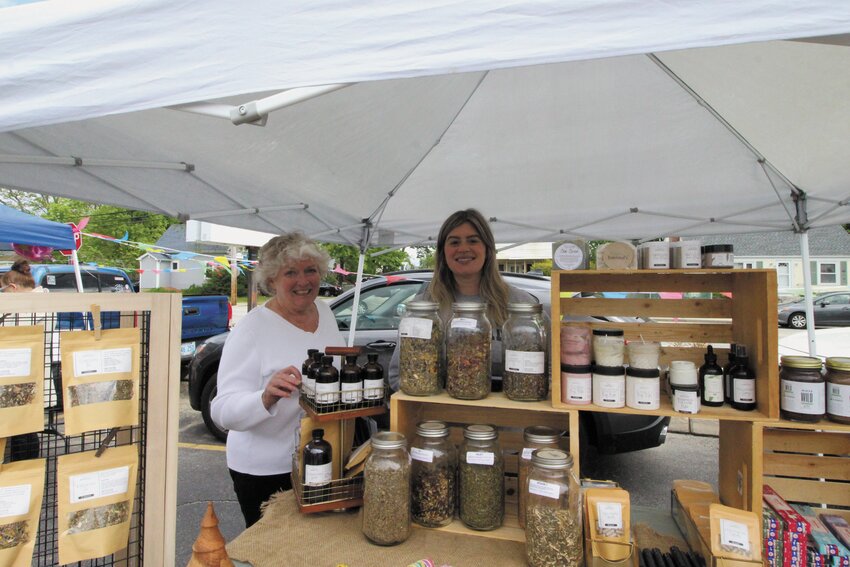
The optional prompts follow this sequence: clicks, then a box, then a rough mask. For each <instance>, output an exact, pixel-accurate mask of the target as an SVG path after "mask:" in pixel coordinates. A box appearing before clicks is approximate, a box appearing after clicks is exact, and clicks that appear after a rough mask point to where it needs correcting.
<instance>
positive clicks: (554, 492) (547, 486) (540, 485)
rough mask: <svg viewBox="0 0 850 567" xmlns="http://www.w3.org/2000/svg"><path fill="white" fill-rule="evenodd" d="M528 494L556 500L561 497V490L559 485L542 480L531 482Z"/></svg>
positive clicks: (529, 482)
mask: <svg viewBox="0 0 850 567" xmlns="http://www.w3.org/2000/svg"><path fill="white" fill-rule="evenodd" d="M528 492H530V493H531V494H537V495H538V496H545V497H546V498H554V499H555V500H557V499H558V497H559V496H560V488H559V487H558V485H557V484H553V483H551V482H543V481H542V480H529V481H528Z"/></svg>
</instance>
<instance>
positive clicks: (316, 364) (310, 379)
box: [301, 350, 325, 400]
mask: <svg viewBox="0 0 850 567" xmlns="http://www.w3.org/2000/svg"><path fill="white" fill-rule="evenodd" d="M323 356H325V353H323V352H322V351H320V350H317V351H315V352H314V353H313V362H311V363H310V365H309V366H308V367H307V374H305V375H304V376H303V377H302V379H303V381H304V385H303V386H302V387H301V389H302V390H303V391H304V392H306V394H307V397H308V398H310V399H311V400H315V399H316V375H317V374H318V373H319V368H321V367H322V357H323Z"/></svg>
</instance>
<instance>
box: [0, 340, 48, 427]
mask: <svg viewBox="0 0 850 567" xmlns="http://www.w3.org/2000/svg"><path fill="white" fill-rule="evenodd" d="M42 429H44V328H43V327H41V326H40V325H36V326H33V327H2V328H0V437H11V436H12V435H20V434H22V433H32V432H34V431H41V430H42Z"/></svg>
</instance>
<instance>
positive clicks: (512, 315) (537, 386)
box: [502, 303, 549, 401]
mask: <svg viewBox="0 0 850 567" xmlns="http://www.w3.org/2000/svg"><path fill="white" fill-rule="evenodd" d="M502 341H503V344H504V349H505V351H504V352H505V369H504V373H503V375H502V387H503V389H504V391H505V395H506V396H507V397H508V398H510V399H511V400H518V401H540V400H545V399H546V394H548V392H549V376H548V374H547V372H546V346H547V343H548V339H547V331H546V323H545V321H544V319H543V307H542V306H541V305H540V304H539V303H509V304H508V319H507V321H505V324H504V325H503V326H502Z"/></svg>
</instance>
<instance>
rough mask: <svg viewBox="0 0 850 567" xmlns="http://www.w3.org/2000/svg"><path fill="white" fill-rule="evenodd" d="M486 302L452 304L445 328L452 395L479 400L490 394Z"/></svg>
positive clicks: (448, 375) (488, 324)
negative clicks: (450, 314) (450, 316)
mask: <svg viewBox="0 0 850 567" xmlns="http://www.w3.org/2000/svg"><path fill="white" fill-rule="evenodd" d="M486 309H487V304H486V303H471V302H470V303H466V302H464V303H452V318H451V319H450V320H449V324H448V330H447V331H446V363H447V366H448V368H447V376H446V391H447V392H448V393H449V395H450V396H451V397H453V398H458V399H461V400H480V399H483V398H486V397H487V395H488V394H489V393H490V340H491V339H490V336H491V332H492V328H491V327H490V321H489V320H488V319H487V315H486V314H485V310H486Z"/></svg>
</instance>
